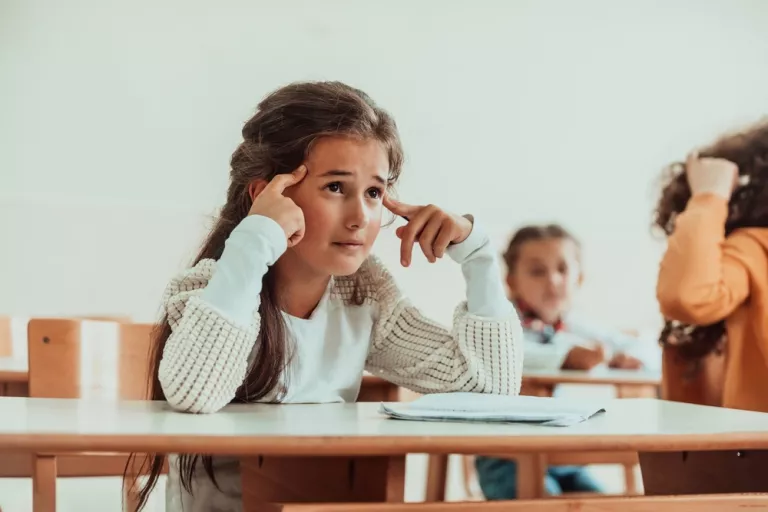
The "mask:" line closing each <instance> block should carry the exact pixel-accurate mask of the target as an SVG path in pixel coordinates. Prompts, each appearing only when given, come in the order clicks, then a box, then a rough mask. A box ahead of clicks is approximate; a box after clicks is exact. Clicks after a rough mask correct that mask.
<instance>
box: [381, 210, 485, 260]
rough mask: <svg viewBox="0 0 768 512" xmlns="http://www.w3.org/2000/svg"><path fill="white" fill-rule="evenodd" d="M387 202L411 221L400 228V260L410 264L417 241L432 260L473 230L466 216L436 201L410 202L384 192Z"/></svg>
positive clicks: (397, 212) (397, 233) (395, 212)
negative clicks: (449, 209) (429, 202)
mask: <svg viewBox="0 0 768 512" xmlns="http://www.w3.org/2000/svg"><path fill="white" fill-rule="evenodd" d="M384 206H385V207H386V208H387V209H388V210H389V211H391V212H392V213H394V214H396V215H399V216H401V217H404V218H405V219H406V220H407V221H408V224H406V225H405V226H401V227H399V228H397V230H396V231H395V234H396V235H397V237H398V238H400V240H402V243H401V244H400V263H402V265H403V266H404V267H407V266H408V265H410V264H411V254H412V252H413V244H415V243H416V242H417V241H418V242H419V245H420V246H421V251H422V252H423V253H424V256H426V257H427V260H429V262H430V263H434V262H435V261H437V259H438V258H442V257H443V255H444V254H445V249H446V248H447V247H448V246H449V245H450V244H458V243H461V242H463V241H464V240H466V238H467V237H468V236H469V234H470V233H471V232H472V222H471V221H470V220H469V219H467V218H466V217H462V216H460V215H454V214H452V213H448V212H445V211H443V210H441V209H440V208H438V207H437V206H434V205H428V206H411V205H408V204H405V203H401V202H400V201H396V200H394V199H392V198H390V197H389V195H386V196H384Z"/></svg>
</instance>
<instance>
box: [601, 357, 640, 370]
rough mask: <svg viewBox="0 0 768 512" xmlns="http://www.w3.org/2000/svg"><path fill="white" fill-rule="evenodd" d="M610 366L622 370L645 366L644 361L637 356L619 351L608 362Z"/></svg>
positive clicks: (637, 368)
mask: <svg viewBox="0 0 768 512" xmlns="http://www.w3.org/2000/svg"><path fill="white" fill-rule="evenodd" d="M608 367H609V368H618V369H621V370H639V369H641V368H642V367H643V362H642V361H640V360H639V359H637V358H636V357H632V356H628V355H627V354H621V353H619V354H616V355H615V356H613V358H612V359H611V360H610V361H609V362H608Z"/></svg>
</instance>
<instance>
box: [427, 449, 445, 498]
mask: <svg viewBox="0 0 768 512" xmlns="http://www.w3.org/2000/svg"><path fill="white" fill-rule="evenodd" d="M447 481H448V455H430V456H429V462H428V463H427V491H426V496H425V499H424V501H445V486H446V483H447Z"/></svg>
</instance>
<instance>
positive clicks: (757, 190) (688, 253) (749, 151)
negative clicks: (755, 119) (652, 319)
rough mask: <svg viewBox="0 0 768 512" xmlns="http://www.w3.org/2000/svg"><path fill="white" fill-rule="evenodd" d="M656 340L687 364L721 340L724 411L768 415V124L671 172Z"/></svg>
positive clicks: (662, 217)
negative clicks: (724, 355)
mask: <svg viewBox="0 0 768 512" xmlns="http://www.w3.org/2000/svg"><path fill="white" fill-rule="evenodd" d="M670 171H671V172H670V179H669V181H668V182H667V184H666V186H665V187H664V189H663V191H662V195H661V199H660V200H659V204H658V206H657V209H656V214H655V224H656V225H657V226H659V227H660V228H661V229H663V230H664V232H665V233H666V234H667V235H668V236H669V240H668V247H667V251H666V254H665V255H664V258H663V260H662V262H661V266H660V271H659V277H658V283H657V297H658V300H659V304H660V306H661V312H662V314H663V315H664V316H665V317H666V318H667V323H666V326H665V328H664V330H663V331H662V334H661V343H663V344H665V343H668V344H671V345H676V346H677V347H678V352H679V353H680V355H681V356H683V357H685V358H686V359H688V360H690V361H691V362H695V361H698V360H700V359H701V358H702V357H704V356H706V355H708V354H710V353H711V352H713V351H720V350H722V349H723V347H724V346H725V345H724V344H725V343H727V359H726V366H725V379H724V382H723V400H722V402H723V406H724V407H731V408H736V409H749V410H754V411H765V412H768V393H766V391H765V385H766V383H768V121H765V122H763V123H761V124H758V125H757V126H754V127H752V128H751V129H749V130H746V131H743V132H741V133H737V134H733V135H728V136H725V137H723V138H721V139H720V140H719V141H717V142H716V143H715V144H713V145H712V146H710V147H708V148H706V149H703V150H701V151H700V152H698V153H693V154H691V155H690V156H689V157H688V159H687V161H686V162H685V163H684V164H676V165H674V166H672V167H671V169H670Z"/></svg>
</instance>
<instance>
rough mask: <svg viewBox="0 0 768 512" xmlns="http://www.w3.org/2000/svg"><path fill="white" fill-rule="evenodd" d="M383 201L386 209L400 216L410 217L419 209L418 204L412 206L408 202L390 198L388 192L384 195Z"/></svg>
mask: <svg viewBox="0 0 768 512" xmlns="http://www.w3.org/2000/svg"><path fill="white" fill-rule="evenodd" d="M383 203H384V207H385V208H386V209H387V210H389V211H391V212H392V213H394V214H395V215H400V216H401V217H408V218H411V217H413V215H415V214H416V213H417V212H418V211H419V210H420V209H421V207H420V206H413V205H410V204H405V203H401V202H400V201H398V200H396V199H392V197H391V196H390V195H389V194H385V195H384V201H383Z"/></svg>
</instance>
